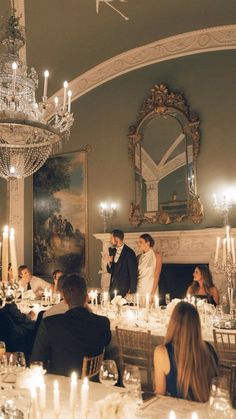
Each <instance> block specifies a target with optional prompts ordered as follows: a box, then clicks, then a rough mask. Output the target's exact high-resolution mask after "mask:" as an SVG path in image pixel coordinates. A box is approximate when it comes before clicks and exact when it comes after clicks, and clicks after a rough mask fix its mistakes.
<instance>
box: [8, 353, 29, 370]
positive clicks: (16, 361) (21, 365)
mask: <svg viewBox="0 0 236 419" xmlns="http://www.w3.org/2000/svg"><path fill="white" fill-rule="evenodd" d="M9 367H10V369H11V371H12V372H13V371H14V373H15V374H18V373H21V372H23V371H24V370H25V369H26V360H25V355H24V353H23V352H14V353H13V354H11V355H10V358H9Z"/></svg>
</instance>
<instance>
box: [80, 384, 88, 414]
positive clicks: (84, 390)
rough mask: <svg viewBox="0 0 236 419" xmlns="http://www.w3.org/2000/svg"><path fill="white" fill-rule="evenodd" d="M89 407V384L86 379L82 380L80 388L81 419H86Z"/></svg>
mask: <svg viewBox="0 0 236 419" xmlns="http://www.w3.org/2000/svg"><path fill="white" fill-rule="evenodd" d="M88 406H89V384H88V379H87V377H85V378H84V380H83V384H82V386H81V419H86V417H87V415H88Z"/></svg>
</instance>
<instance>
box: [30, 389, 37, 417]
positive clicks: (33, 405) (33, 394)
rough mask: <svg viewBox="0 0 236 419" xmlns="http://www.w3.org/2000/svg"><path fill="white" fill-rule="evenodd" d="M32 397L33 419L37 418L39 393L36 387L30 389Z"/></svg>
mask: <svg viewBox="0 0 236 419" xmlns="http://www.w3.org/2000/svg"><path fill="white" fill-rule="evenodd" d="M30 396H31V415H30V417H32V419H36V418H37V416H38V415H37V393H36V389H35V387H34V386H33V387H31V389H30Z"/></svg>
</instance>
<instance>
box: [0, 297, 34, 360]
mask: <svg viewBox="0 0 236 419" xmlns="http://www.w3.org/2000/svg"><path fill="white" fill-rule="evenodd" d="M34 337H35V322H34V321H32V320H31V319H30V317H29V316H27V315H26V314H22V313H21V311H20V310H19V309H18V308H17V305H16V304H15V303H14V302H13V303H10V304H6V305H5V306H4V307H2V308H1V309H0V340H3V341H4V342H5V343H6V349H7V352H24V353H25V355H26V358H27V359H29V356H30V355H31V351H32V346H33V341H34Z"/></svg>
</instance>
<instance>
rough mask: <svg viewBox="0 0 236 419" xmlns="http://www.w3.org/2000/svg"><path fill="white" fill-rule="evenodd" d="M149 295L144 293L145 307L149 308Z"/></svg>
mask: <svg viewBox="0 0 236 419" xmlns="http://www.w3.org/2000/svg"><path fill="white" fill-rule="evenodd" d="M149 302H150V295H149V294H146V308H147V309H149Z"/></svg>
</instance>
